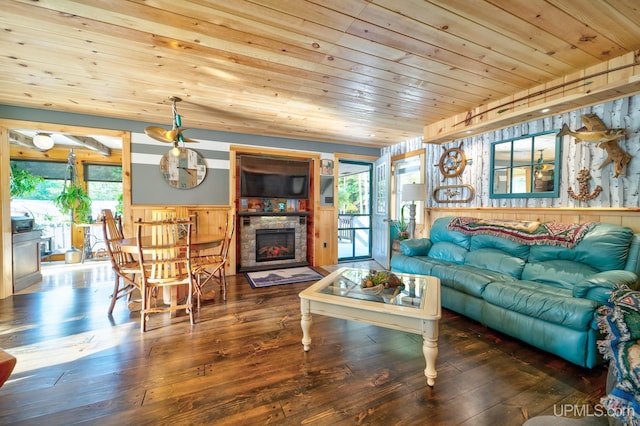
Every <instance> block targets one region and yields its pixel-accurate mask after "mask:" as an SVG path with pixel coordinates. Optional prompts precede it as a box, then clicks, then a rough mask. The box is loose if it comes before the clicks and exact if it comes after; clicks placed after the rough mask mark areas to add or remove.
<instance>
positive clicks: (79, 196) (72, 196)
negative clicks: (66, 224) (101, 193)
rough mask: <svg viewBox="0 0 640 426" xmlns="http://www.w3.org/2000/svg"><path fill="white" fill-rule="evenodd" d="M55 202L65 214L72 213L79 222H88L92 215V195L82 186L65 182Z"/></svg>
mask: <svg viewBox="0 0 640 426" xmlns="http://www.w3.org/2000/svg"><path fill="white" fill-rule="evenodd" d="M53 203H54V204H55V205H56V207H57V208H58V209H59V210H60V213H62V214H64V215H67V214H68V215H71V216H72V217H73V220H74V221H75V222H78V223H86V222H88V221H89V216H90V215H91V197H89V194H87V193H86V191H85V190H84V189H82V187H81V186H78V185H76V184H71V183H69V184H65V186H64V187H63V188H62V192H61V193H60V194H58V196H57V197H56V198H54V199H53Z"/></svg>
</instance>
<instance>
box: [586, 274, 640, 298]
mask: <svg viewBox="0 0 640 426" xmlns="http://www.w3.org/2000/svg"><path fill="white" fill-rule="evenodd" d="M637 281H638V276H637V275H636V274H635V273H633V272H631V271H617V270H616V271H604V272H599V273H597V274H595V275H593V276H590V277H587V278H585V279H583V280H582V281H580V282H578V283H577V284H576V285H575V286H573V297H584V298H585V299H592V300H597V301H598V302H601V303H607V301H608V300H609V298H610V297H611V292H612V291H614V290H617V289H618V288H619V287H629V288H632V289H633V288H636V287H637V284H636V283H637Z"/></svg>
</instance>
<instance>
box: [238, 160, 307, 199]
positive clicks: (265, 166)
mask: <svg viewBox="0 0 640 426" xmlns="http://www.w3.org/2000/svg"><path fill="white" fill-rule="evenodd" d="M239 163H240V197H242V198H287V199H307V198H309V173H310V160H291V159H287V158H277V157H268V156H259V155H241V156H239Z"/></svg>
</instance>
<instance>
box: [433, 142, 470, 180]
mask: <svg viewBox="0 0 640 426" xmlns="http://www.w3.org/2000/svg"><path fill="white" fill-rule="evenodd" d="M463 143H464V141H462V142H460V145H458V147H454V148H449V149H447V148H445V147H442V149H444V152H443V153H442V155H441V156H440V161H438V164H436V166H438V168H439V169H440V173H442V181H443V182H444V181H445V179H446V178H450V177H458V179H460V180H462V176H460V175H462V172H464V168H465V167H466V166H467V163H471V159H467V156H466V155H465V153H464V151H463V150H462V144H463Z"/></svg>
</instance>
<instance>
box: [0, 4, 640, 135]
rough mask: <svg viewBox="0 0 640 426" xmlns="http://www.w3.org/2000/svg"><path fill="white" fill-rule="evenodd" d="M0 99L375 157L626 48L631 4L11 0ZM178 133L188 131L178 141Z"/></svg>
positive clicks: (633, 39)
mask: <svg viewBox="0 0 640 426" xmlns="http://www.w3.org/2000/svg"><path fill="white" fill-rule="evenodd" d="M0 21H1V24H2V36H1V37H0V52H1V53H0V67H1V70H2V72H1V73H0V85H1V90H0V104H6V105H16V106H24V107H33V108H42V109H51V110H58V111H66V112H73V113H81V114H90V115H98V116H106V117H116V118H124V119H131V120H138V121H143V122H147V123H153V124H157V125H162V126H164V127H171V102H170V101H169V99H168V98H169V97H170V96H179V97H181V98H182V99H183V101H182V102H180V103H178V105H177V108H178V113H179V114H180V115H181V116H182V119H183V123H182V124H183V126H184V127H187V128H205V129H213V130H223V131H230V132H240V133H249V134H259V135H273V136H280V137H287V138H301V139H309V140H317V141H323V142H338V143H347V144H360V145H366V146H372V147H382V146H386V145H391V144H395V143H398V142H401V141H404V140H407V139H410V138H415V137H419V136H421V135H422V133H423V128H424V126H425V125H428V124H431V123H434V122H437V121H440V120H443V119H446V118H448V117H452V116H454V115H456V114H461V113H464V112H466V111H470V110H471V109H472V108H475V107H478V106H479V105H486V104H487V103H489V102H491V101H495V100H498V99H502V98H504V97H506V96H509V95H513V94H515V93H520V92H522V91H523V90H526V89H529V88H532V87H535V86H538V85H540V84H543V83H545V82H549V81H552V80H554V79H557V78H559V77H562V76H565V75H568V74H571V73H572V72H575V71H576V70H581V69H584V68H585V67H588V66H592V65H595V64H599V63H601V62H603V61H607V60H610V59H612V58H616V57H619V56H620V55H623V54H626V53H628V52H633V51H635V50H638V49H640V6H639V4H638V2H637V1H636V0H606V1H605V0H590V1H577V0H442V1H423V0H370V1H364V0H310V1H305V0H228V1H220V0H209V1H208V0H181V1H174V0H132V1H123V0H119V1H112V0H79V1H62V0H40V1H33V0H22V1H20V0H17V1H13V0H11V1H3V2H2V8H1V10H0ZM185 135H186V136H187V137H188V136H189V134H188V131H187V132H185Z"/></svg>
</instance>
